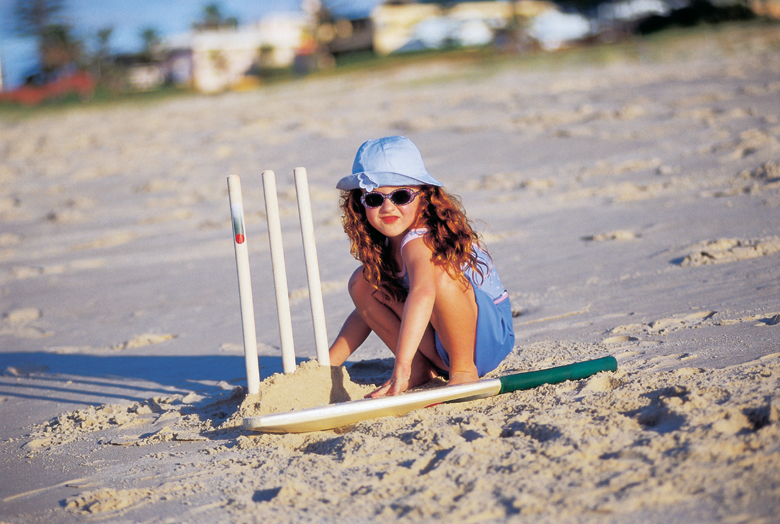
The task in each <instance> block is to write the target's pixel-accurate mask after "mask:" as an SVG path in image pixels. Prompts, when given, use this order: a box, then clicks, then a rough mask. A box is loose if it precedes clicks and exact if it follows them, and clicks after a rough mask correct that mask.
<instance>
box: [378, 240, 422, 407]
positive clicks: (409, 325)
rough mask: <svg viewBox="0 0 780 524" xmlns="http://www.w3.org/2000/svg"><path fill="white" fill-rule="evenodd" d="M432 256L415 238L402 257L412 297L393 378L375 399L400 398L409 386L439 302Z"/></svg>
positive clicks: (399, 344)
mask: <svg viewBox="0 0 780 524" xmlns="http://www.w3.org/2000/svg"><path fill="white" fill-rule="evenodd" d="M431 255H432V253H431V250H430V248H428V246H426V245H425V242H423V240H422V238H417V239H414V240H412V241H410V242H408V243H407V244H406V246H404V249H403V252H402V256H403V259H404V264H405V265H406V270H407V271H408V272H409V294H408V295H407V297H406V302H405V304H404V310H403V317H402V318H401V331H400V333H399V336H398V346H397V348H396V351H395V366H394V368H393V376H392V378H391V379H390V380H389V381H388V382H387V383H386V384H385V385H384V386H382V387H381V388H379V389H378V390H377V391H375V392H374V393H372V394H371V396H372V397H377V396H383V395H397V394H399V393H403V392H404V391H406V390H407V389H408V387H409V378H410V376H411V373H412V360H413V359H414V356H415V354H416V353H417V348H418V347H419V346H420V342H421V341H422V338H423V335H424V334H425V330H426V329H427V328H428V324H430V322H431V314H432V313H433V304H434V301H435V300H436V285H435V282H434V276H435V272H434V265H433V262H432V261H431Z"/></svg>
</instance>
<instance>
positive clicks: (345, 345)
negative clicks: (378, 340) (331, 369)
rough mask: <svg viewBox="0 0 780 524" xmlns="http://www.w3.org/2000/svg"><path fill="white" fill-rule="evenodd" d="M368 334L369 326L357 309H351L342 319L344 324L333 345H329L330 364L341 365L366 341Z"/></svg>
mask: <svg viewBox="0 0 780 524" xmlns="http://www.w3.org/2000/svg"><path fill="white" fill-rule="evenodd" d="M370 334H371V328H370V327H368V324H366V322H365V320H363V318H362V317H361V316H360V314H359V313H358V312H357V309H355V310H353V311H352V313H350V315H349V316H348V317H347V319H346V320H345V321H344V325H342V326H341V331H339V335H338V336H337V337H336V340H335V341H334V342H333V345H332V346H330V351H329V354H330V365H331V366H340V365H342V364H343V363H344V361H346V360H347V359H348V358H349V356H350V355H351V354H352V353H354V352H355V350H356V349H357V348H358V347H360V344H362V343H363V342H365V341H366V339H367V338H368V335H370Z"/></svg>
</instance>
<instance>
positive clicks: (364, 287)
mask: <svg viewBox="0 0 780 524" xmlns="http://www.w3.org/2000/svg"><path fill="white" fill-rule="evenodd" d="M347 290H348V291H349V296H350V298H351V299H352V302H354V303H356V304H357V302H358V301H360V300H362V299H364V298H365V297H366V296H371V294H372V293H373V291H374V289H373V288H372V287H371V284H369V283H368V281H367V280H366V278H365V277H364V276H363V268H362V267H359V268H357V269H356V270H355V271H354V272H353V273H352V276H351V277H349V283H348V284H347Z"/></svg>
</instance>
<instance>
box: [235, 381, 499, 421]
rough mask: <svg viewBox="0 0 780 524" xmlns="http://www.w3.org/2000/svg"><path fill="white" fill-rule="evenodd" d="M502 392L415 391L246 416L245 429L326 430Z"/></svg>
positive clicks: (493, 384) (478, 386)
mask: <svg viewBox="0 0 780 524" xmlns="http://www.w3.org/2000/svg"><path fill="white" fill-rule="evenodd" d="M500 389H501V381H500V380H499V379H491V380H482V381H480V382H474V383H472V384H460V385H458V386H445V387H441V388H436V389H427V390H423V391H412V392H409V393H404V394H403V395H397V396H395V397H380V398H364V399H359V400H352V401H349V402H342V403H341V404H329V405H327V406H319V407H315V408H307V409H301V410H298V411H288V412H286V413H272V414H270V415H258V416H254V417H246V418H245V419H244V423H243V427H244V429H248V430H252V431H262V432H265V433H305V432H307V431H324V430H327V429H333V428H338V427H341V426H347V425H349V424H354V423H356V422H360V421H361V420H367V419H371V418H378V417H389V416H397V415H405V414H406V413H409V412H410V411H413V410H415V409H419V408H424V407H428V406H432V405H434V404H441V403H442V402H448V401H452V400H473V399H477V398H485V397H492V396H494V395H497V394H498V392H499V391H500Z"/></svg>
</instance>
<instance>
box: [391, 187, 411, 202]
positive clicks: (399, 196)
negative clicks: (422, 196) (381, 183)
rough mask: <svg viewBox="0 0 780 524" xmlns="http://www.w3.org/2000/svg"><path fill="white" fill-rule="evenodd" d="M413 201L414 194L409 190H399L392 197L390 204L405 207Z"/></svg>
mask: <svg viewBox="0 0 780 524" xmlns="http://www.w3.org/2000/svg"><path fill="white" fill-rule="evenodd" d="M411 201H412V192H411V191H409V190H408V189H398V190H397V191H393V193H392V194H391V195H390V202H392V203H393V204H395V205H397V206H405V205H406V204H408V203H409V202H411Z"/></svg>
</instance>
